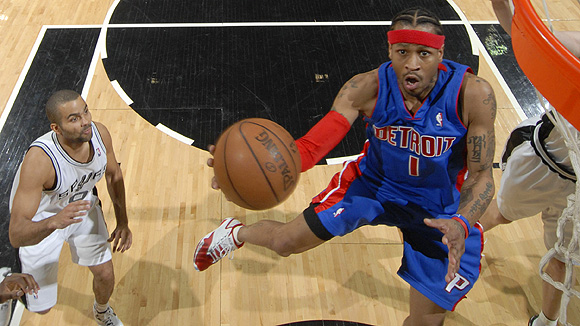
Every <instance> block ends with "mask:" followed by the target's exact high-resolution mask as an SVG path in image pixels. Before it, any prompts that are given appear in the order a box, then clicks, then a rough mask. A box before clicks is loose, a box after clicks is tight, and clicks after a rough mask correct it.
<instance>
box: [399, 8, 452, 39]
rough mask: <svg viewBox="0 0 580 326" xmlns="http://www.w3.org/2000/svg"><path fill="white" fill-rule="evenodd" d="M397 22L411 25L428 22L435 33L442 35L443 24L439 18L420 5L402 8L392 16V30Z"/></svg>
mask: <svg viewBox="0 0 580 326" xmlns="http://www.w3.org/2000/svg"><path fill="white" fill-rule="evenodd" d="M397 24H403V25H407V26H411V27H416V26H419V25H424V24H429V25H431V26H433V29H434V32H435V34H437V35H443V26H442V25H441V22H440V21H439V18H437V16H435V14H434V13H432V12H430V11H429V10H427V9H425V8H422V7H413V8H410V9H407V10H403V11H401V12H400V13H398V14H397V15H396V16H395V18H393V20H392V23H391V28H390V29H389V30H393V29H394V27H395V26H396V25H397Z"/></svg>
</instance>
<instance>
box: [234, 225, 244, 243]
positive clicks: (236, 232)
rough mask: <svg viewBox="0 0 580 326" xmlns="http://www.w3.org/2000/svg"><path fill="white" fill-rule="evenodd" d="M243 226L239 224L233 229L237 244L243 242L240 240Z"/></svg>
mask: <svg viewBox="0 0 580 326" xmlns="http://www.w3.org/2000/svg"><path fill="white" fill-rule="evenodd" d="M241 228H242V226H239V227H237V228H235V229H234V230H233V231H232V235H233V236H234V241H236V243H237V244H240V243H242V242H241V241H240V240H238V232H240V229H241Z"/></svg>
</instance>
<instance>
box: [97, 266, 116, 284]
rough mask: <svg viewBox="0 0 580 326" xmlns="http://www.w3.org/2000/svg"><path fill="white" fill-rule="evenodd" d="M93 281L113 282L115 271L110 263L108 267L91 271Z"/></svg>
mask: <svg viewBox="0 0 580 326" xmlns="http://www.w3.org/2000/svg"><path fill="white" fill-rule="evenodd" d="M93 275H94V278H95V281H96V282H98V283H112V282H113V283H114V282H115V272H114V270H113V267H112V265H111V267H110V268H102V269H99V270H98V271H97V272H95V273H93Z"/></svg>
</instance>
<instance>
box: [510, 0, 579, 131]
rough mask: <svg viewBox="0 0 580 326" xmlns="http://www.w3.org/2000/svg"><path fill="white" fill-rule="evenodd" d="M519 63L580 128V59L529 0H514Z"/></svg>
mask: <svg viewBox="0 0 580 326" xmlns="http://www.w3.org/2000/svg"><path fill="white" fill-rule="evenodd" d="M513 3H514V9H515V12H514V16H513V20H512V45H513V49H514V54H515V56H516V59H517V61H518V64H519V65H520V67H521V68H522V70H523V71H524V73H525V74H526V76H527V77H528V79H529V80H530V81H531V82H532V84H533V85H534V86H535V87H536V89H538V91H539V92H540V93H541V94H542V95H543V96H544V97H545V98H546V99H547V100H548V102H550V104H551V105H552V106H553V107H554V108H555V109H556V110H557V111H558V112H559V113H560V114H562V116H564V118H566V120H568V121H569V122H570V123H571V124H572V125H573V126H574V127H576V129H579V130H580V101H579V100H578V99H580V82H579V81H580V60H578V58H576V57H575V56H574V55H573V54H572V53H571V52H570V51H568V49H567V48H566V47H564V46H563V45H562V43H560V41H558V39H556V37H555V36H554V34H552V33H551V32H550V30H549V29H548V28H547V27H546V25H544V23H543V22H542V20H541V19H540V17H539V16H538V14H537V13H536V11H535V9H534V7H533V6H532V4H531V3H530V1H529V0H513Z"/></svg>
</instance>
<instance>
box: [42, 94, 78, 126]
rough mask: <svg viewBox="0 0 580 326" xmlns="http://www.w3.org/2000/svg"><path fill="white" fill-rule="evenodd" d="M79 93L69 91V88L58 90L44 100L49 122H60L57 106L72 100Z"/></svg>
mask: <svg viewBox="0 0 580 326" xmlns="http://www.w3.org/2000/svg"><path fill="white" fill-rule="evenodd" d="M79 96H80V95H79V93H77V92H75V91H71V90H69V89H63V90H60V91H58V92H56V93H54V94H52V96H51V97H50V98H49V99H48V101H46V107H45V109H46V117H47V118H48V121H50V123H57V124H58V123H60V119H61V116H60V112H59V110H58V108H59V107H60V106H61V105H63V104H65V103H68V102H70V101H74V100H76V99H77V98H79Z"/></svg>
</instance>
